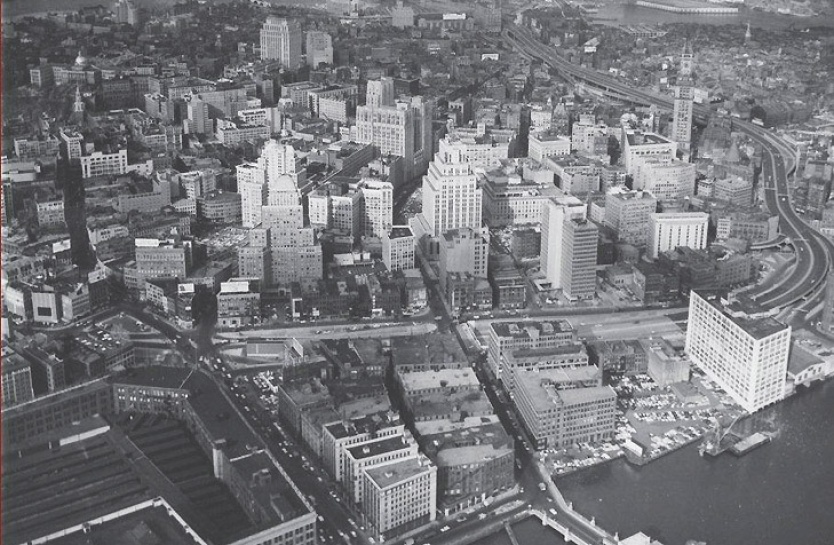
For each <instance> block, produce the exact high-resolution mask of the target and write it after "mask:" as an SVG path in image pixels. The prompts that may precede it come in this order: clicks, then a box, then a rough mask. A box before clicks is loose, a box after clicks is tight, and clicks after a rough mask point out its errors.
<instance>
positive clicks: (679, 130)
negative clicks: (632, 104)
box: [671, 42, 694, 154]
mask: <svg viewBox="0 0 834 545" xmlns="http://www.w3.org/2000/svg"><path fill="white" fill-rule="evenodd" d="M692 62H693V55H692V46H690V45H689V43H688V42H687V44H686V45H685V46H684V49H683V53H682V54H681V65H680V70H678V81H677V85H676V86H675V106H674V112H673V114H672V135H671V136H672V140H674V141H675V142H677V144H678V148H679V149H681V150H682V151H683V152H684V153H687V154H688V153H689V144H690V141H691V139H692V101H693V98H694V92H693V90H692V85H693V82H692Z"/></svg>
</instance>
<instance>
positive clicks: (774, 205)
mask: <svg viewBox="0 0 834 545" xmlns="http://www.w3.org/2000/svg"><path fill="white" fill-rule="evenodd" d="M504 37H505V39H507V40H508V41H509V42H510V43H511V44H512V45H514V46H515V47H516V48H517V49H520V50H522V51H523V52H524V53H526V54H527V55H529V56H532V57H535V58H539V59H541V60H542V61H543V62H545V63H546V64H548V65H549V66H551V67H552V68H554V69H556V70H558V71H559V72H561V73H563V74H565V75H568V76H571V77H573V78H575V79H580V80H583V81H586V82H588V83H591V84H593V85H596V86H599V87H602V88H605V89H606V90H609V91H614V92H616V93H618V94H619V95H622V96H628V97H630V98H631V99H632V100H635V101H636V102H640V103H644V104H656V105H657V106H660V107H662V108H665V109H671V108H672V107H673V99H672V98H671V97H669V96H664V95H657V94H654V93H651V92H648V91H643V90H640V89H632V88H630V87H628V86H627V85H625V84H624V83H622V82H619V81H617V80H615V79H613V78H611V77H609V76H606V75H603V74H600V73H599V72H597V71H595V70H591V69H588V68H583V67H581V66H576V65H573V64H571V63H569V62H567V61H565V60H564V59H562V58H561V57H560V56H559V54H558V52H557V51H556V50H555V49H554V48H552V47H549V46H547V45H544V44H542V43H541V42H539V41H538V40H537V39H536V38H535V36H533V34H532V33H531V32H530V31H529V30H527V29H524V28H521V27H519V26H516V25H509V28H508V30H506V31H505V32H504ZM695 113H696V114H698V115H701V116H709V115H711V114H712V113H713V112H712V111H711V110H710V109H709V108H706V107H704V106H700V105H697V104H696V105H695ZM733 125H734V127H735V128H736V129H737V130H740V131H741V132H743V133H745V134H746V135H747V136H749V137H750V138H751V139H753V140H755V141H756V142H758V143H759V144H761V146H762V149H763V152H764V154H763V158H762V179H763V180H764V184H765V185H764V188H765V190H764V192H765V202H766V204H767V206H768V208H769V209H770V210H771V212H773V213H775V214H777V215H778V216H779V220H780V230H781V231H782V233H784V234H785V235H787V236H788V237H790V238H791V239H792V240H793V244H794V247H795V248H796V257H797V259H796V267H795V268H794V269H793V271H792V272H791V274H790V275H789V276H787V277H785V279H784V280H782V281H781V282H779V283H778V284H777V285H776V286H773V287H771V288H769V289H765V290H757V289H756V288H754V289H752V290H750V291H748V292H746V293H745V295H746V296H748V297H752V299H753V300H754V301H756V303H758V304H759V305H761V306H762V307H764V308H765V309H767V310H779V309H783V308H785V307H788V306H790V305H795V304H797V303H800V304H801V303H804V302H805V301H806V300H807V299H808V297H809V296H810V295H811V294H814V292H815V290H816V291H819V290H818V289H817V288H819V286H820V284H821V283H822V282H823V281H824V280H825V277H826V274H827V273H828V270H829V268H830V264H831V260H832V256H834V245H832V244H831V242H830V241H828V240H827V239H825V237H823V236H822V235H820V234H819V233H817V232H816V231H814V230H813V229H811V228H810V227H809V226H808V225H806V224H805V223H804V222H803V221H802V220H801V219H800V218H799V217H798V216H797V215H796V213H795V212H794V210H793V208H792V207H791V203H790V198H789V196H788V181H787V179H788V175H790V174H791V173H792V172H793V170H794V169H795V168H796V165H795V164H794V155H793V151H792V150H791V149H790V148H789V147H788V146H787V145H786V144H785V143H784V142H782V141H781V140H779V139H778V138H776V137H775V136H774V135H773V133H771V132H770V131H768V130H767V129H765V128H763V127H759V126H757V125H754V124H752V123H748V122H745V121H741V120H739V119H733Z"/></svg>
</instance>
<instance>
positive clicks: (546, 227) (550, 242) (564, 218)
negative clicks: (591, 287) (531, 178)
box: [541, 197, 588, 289]
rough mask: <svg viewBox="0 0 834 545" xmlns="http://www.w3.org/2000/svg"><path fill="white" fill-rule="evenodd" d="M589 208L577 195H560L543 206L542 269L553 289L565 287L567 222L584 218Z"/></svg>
mask: <svg viewBox="0 0 834 545" xmlns="http://www.w3.org/2000/svg"><path fill="white" fill-rule="evenodd" d="M587 209H588V207H587V206H586V205H585V203H583V202H582V201H580V200H579V199H577V198H576V197H558V198H555V199H552V200H550V201H548V202H547V203H546V204H545V205H544V207H543V213H542V250H541V270H542V273H544V275H545V278H546V280H547V282H548V283H550V287H551V288H552V289H561V288H562V287H563V274H564V273H563V271H562V255H563V250H564V237H565V223H566V222H568V221H570V220H573V219H579V220H584V219H585V218H586V217H587Z"/></svg>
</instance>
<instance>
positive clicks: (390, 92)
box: [365, 78, 394, 108]
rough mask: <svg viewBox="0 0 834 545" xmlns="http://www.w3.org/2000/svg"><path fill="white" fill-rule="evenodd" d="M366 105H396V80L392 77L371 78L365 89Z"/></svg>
mask: <svg viewBox="0 0 834 545" xmlns="http://www.w3.org/2000/svg"><path fill="white" fill-rule="evenodd" d="M365 105H366V106H369V107H371V108H381V107H383V106H394V80H393V79H392V78H381V79H377V80H370V81H369V82H368V87H367V90H366V91H365Z"/></svg>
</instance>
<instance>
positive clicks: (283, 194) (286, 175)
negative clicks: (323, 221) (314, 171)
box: [258, 140, 301, 206]
mask: <svg viewBox="0 0 834 545" xmlns="http://www.w3.org/2000/svg"><path fill="white" fill-rule="evenodd" d="M258 166H259V167H260V168H262V169H263V171H264V177H265V180H266V183H267V186H268V199H267V204H269V205H270V206H289V205H295V204H300V203H301V191H300V190H299V188H298V182H299V173H298V172H297V167H296V163H295V150H294V149H293V147H292V146H290V145H285V144H281V143H279V142H278V141H277V140H270V141H269V142H267V143H266V144H265V145H264V148H263V151H261V156H260V158H259V159H258Z"/></svg>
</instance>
